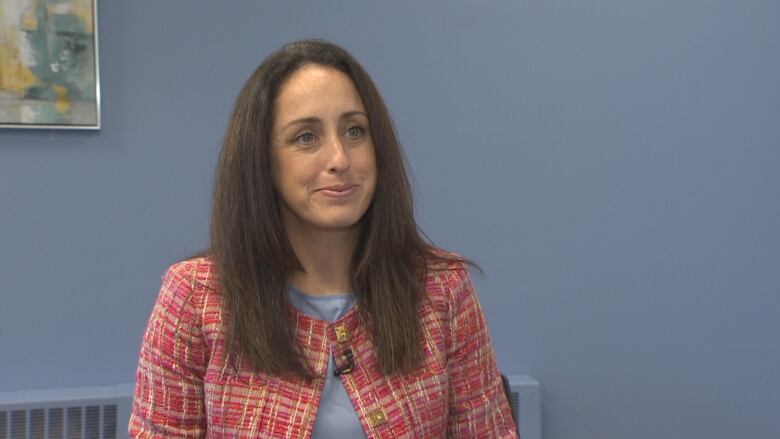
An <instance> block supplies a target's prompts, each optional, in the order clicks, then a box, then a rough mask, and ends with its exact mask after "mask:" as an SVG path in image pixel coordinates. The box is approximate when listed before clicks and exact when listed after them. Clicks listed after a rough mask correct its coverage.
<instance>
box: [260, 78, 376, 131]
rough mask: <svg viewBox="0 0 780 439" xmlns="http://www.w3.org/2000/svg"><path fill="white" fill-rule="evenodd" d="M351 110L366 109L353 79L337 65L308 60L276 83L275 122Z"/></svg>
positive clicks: (323, 115)
mask: <svg viewBox="0 0 780 439" xmlns="http://www.w3.org/2000/svg"><path fill="white" fill-rule="evenodd" d="M350 111H365V109H364V107H363V101H362V99H361V98H360V95H359V94H358V91H357V89H356V88H355V84H354V83H353V82H352V79H350V78H349V76H347V75H346V74H345V73H343V72H342V71H340V70H338V69H335V68H333V67H327V66H322V65H318V64H307V65H304V66H303V67H301V68H299V69H298V70H296V71H295V72H293V73H292V74H291V75H290V76H289V77H288V78H287V79H286V80H285V81H284V82H283V83H282V85H281V86H280V87H279V92H278V94H277V96H276V101H275V102H274V113H275V116H276V117H275V119H276V121H277V122H278V123H283V122H284V121H285V120H289V119H296V118H300V117H328V116H333V115H339V114H342V113H345V112H350Z"/></svg>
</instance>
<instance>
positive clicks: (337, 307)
mask: <svg viewBox="0 0 780 439" xmlns="http://www.w3.org/2000/svg"><path fill="white" fill-rule="evenodd" d="M287 292H288V294H287V296H288V297H289V298H290V303H291V304H292V305H293V306H294V307H295V308H297V309H298V311H300V312H302V313H304V314H306V315H307V316H309V317H312V318H315V319H319V320H324V321H326V322H329V323H330V322H333V321H335V320H338V319H340V318H341V317H343V316H344V314H346V313H347V311H349V310H350V308H352V306H354V304H355V296H354V295H352V294H337V295H332V296H313V295H311V294H306V293H304V292H303V291H300V290H297V289H295V288H293V287H288V288H287ZM334 364H335V363H334V360H333V352H332V351H331V353H330V359H329V360H328V371H327V372H326V373H325V386H324V387H323V389H322V396H321V397H320V406H319V408H318V409H317V417H316V419H315V420H314V430H313V431H312V434H311V437H312V439H328V438H339V439H341V438H365V437H366V434H365V432H364V431H363V426H361V425H360V420H359V419H358V416H357V413H356V412H355V407H353V406H352V401H350V399H349V396H348V395H347V391H346V390H345V389H344V383H342V382H341V380H340V379H338V378H337V377H335V376H333V370H334V368H335V365H334Z"/></svg>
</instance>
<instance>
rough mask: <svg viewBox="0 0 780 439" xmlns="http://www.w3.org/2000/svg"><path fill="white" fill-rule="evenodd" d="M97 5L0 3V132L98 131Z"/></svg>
mask: <svg viewBox="0 0 780 439" xmlns="http://www.w3.org/2000/svg"><path fill="white" fill-rule="evenodd" d="M97 18H98V16H97V0H0V128H22V129H28V128H29V129H77V130H99V129H100V73H99V72H100V68H99V56H98V24H97V23H98V20H97Z"/></svg>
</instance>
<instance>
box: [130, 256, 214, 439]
mask: <svg viewBox="0 0 780 439" xmlns="http://www.w3.org/2000/svg"><path fill="white" fill-rule="evenodd" d="M184 269H185V268H184V266H182V265H174V266H173V267H171V268H170V269H168V271H167V272H166V273H165V275H164V276H163V283H162V288H161V290H160V294H159V296H158V298H157V302H156V303H155V306H154V309H153V311H152V316H151V317H150V319H149V324H148V326H147V329H146V333H145V334H144V338H143V342H142V345H141V353H140V359H139V363H138V372H137V374H136V389H135V397H134V401H133V408H132V412H131V417H130V436H131V437H134V438H197V437H205V436H206V413H205V408H204V394H203V374H204V371H205V368H206V361H207V360H206V358H207V346H206V343H205V341H204V338H203V335H202V333H201V328H202V325H201V323H200V318H201V316H200V314H199V313H198V311H197V310H198V309H200V308H201V307H199V306H197V304H196V303H194V302H196V301H198V300H199V297H198V295H197V293H196V288H195V286H194V282H195V280H194V279H195V278H194V277H192V276H186V273H182V271H183V270H184ZM161 407H162V408H164V410H163V409H161Z"/></svg>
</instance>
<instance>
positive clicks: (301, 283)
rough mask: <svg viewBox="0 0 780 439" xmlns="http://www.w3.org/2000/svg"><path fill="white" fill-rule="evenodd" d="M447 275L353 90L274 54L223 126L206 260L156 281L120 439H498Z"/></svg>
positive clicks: (461, 277)
mask: <svg viewBox="0 0 780 439" xmlns="http://www.w3.org/2000/svg"><path fill="white" fill-rule="evenodd" d="M464 262H465V261H464V260H463V259H462V258H460V257H458V256H455V255H452V254H448V253H446V252H443V251H441V250H438V249H436V248H434V247H433V246H431V245H430V244H428V243H427V242H426V241H425V240H424V239H423V238H422V237H421V234H420V232H419V231H418V229H417V226H416V224H415V222H414V217H413V213H412V199H411V191H410V187H409V182H408V179H407V177H406V173H405V170H404V161H403V157H402V152H401V149H400V146H399V143H398V139H397V137H396V135H395V132H394V129H393V126H392V123H391V121H390V117H389V115H388V112H387V109H386V107H385V105H384V103H383V101H382V98H381V97H380V95H379V92H378V91H377V89H376V87H375V86H374V84H373V82H372V81H371V79H370V78H369V76H368V74H367V73H366V72H365V71H364V70H363V68H362V67H361V66H360V65H359V64H358V63H357V61H355V60H354V59H353V58H352V57H351V56H350V55H349V54H348V53H347V52H346V51H345V50H343V49H341V48H340V47H337V46H335V45H333V44H330V43H327V42H323V41H314V40H308V41H300V42H295V43H292V44H289V45H287V46H285V47H284V48H282V49H281V50H279V51H278V52H276V53H274V54H272V55H271V56H270V57H269V58H267V59H266V60H265V61H264V62H263V63H262V64H261V65H260V67H259V68H258V69H257V70H256V71H255V72H254V74H253V75H252V76H251V77H250V78H249V80H248V81H247V82H246V84H245V85H244V87H243V88H242V90H241V92H240V94H239V96H238V98H237V100H236V103H235V108H234V109H233V112H232V114H231V116H230V120H229V122H228V128H227V133H226V135H225V139H224V143H223V145H222V151H221V154H220V158H219V163H218V168H217V176H216V184H215V191H214V202H213V213H212V222H211V242H210V246H209V250H208V251H207V253H206V254H204V255H202V256H201V257H197V258H194V259H190V260H187V261H184V262H180V263H178V264H175V265H173V266H172V267H171V268H170V269H169V270H168V271H167V273H166V274H165V276H164V279H163V286H162V289H161V291H160V295H159V297H158V299H157V303H156V305H155V307H154V311H153V312H152V316H151V319H150V321H149V326H148V328H147V331H146V334H145V336H144V340H143V344H142V347H141V354H140V361H139V366H138V373H137V383H136V392H135V400H134V404H133V411H132V417H131V420H130V433H131V436H133V437H143V438H146V437H203V436H208V437H231V438H233V437H263V438H266V437H268V438H276V437H279V438H281V437H285V438H305V437H339V438H343V437H371V438H375V437H404V438H435V437H445V436H447V437H516V433H515V432H514V425H513V423H512V418H511V414H510V410H509V406H508V403H507V401H506V398H505V397H504V394H503V390H502V387H501V379H500V376H499V374H498V372H497V369H496V363H495V356H494V353H493V350H492V347H491V344H490V340H489V336H488V332H487V328H486V326H485V321H484V318H483V315H482V311H481V309H480V307H479V304H478V302H477V299H476V296H475V293H474V290H473V288H472V286H471V283H470V281H469V278H468V275H467V273H466V271H465V269H464Z"/></svg>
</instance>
